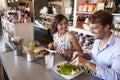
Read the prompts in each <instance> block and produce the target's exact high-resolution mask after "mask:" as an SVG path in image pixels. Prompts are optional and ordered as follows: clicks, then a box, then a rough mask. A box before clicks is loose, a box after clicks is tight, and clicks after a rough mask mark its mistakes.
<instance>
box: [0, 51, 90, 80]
mask: <svg viewBox="0 0 120 80" xmlns="http://www.w3.org/2000/svg"><path fill="white" fill-rule="evenodd" d="M0 59H1V64H2V66H3V67H4V69H5V72H6V74H7V76H8V78H9V80H65V78H63V77H62V76H60V75H58V74H56V73H55V72H54V71H53V70H48V69H46V67H45V61H44V57H39V58H37V59H35V60H34V61H32V62H29V61H27V59H26V56H25V55H22V56H15V55H14V53H13V52H8V53H3V54H1V55H0ZM54 60H55V61H54V64H56V63H58V62H63V61H65V60H64V59H63V58H62V57H60V56H57V55H56V56H55V57H54ZM72 80H91V77H90V76H89V74H87V73H82V74H80V75H79V76H77V77H75V78H73V79H72Z"/></svg>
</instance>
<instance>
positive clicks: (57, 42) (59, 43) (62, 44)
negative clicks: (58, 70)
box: [54, 31, 74, 50]
mask: <svg viewBox="0 0 120 80" xmlns="http://www.w3.org/2000/svg"><path fill="white" fill-rule="evenodd" d="M54 46H55V50H60V49H62V48H65V49H68V50H74V49H73V45H72V43H71V42H70V40H69V31H67V32H66V33H65V34H64V36H62V37H59V34H58V32H57V33H55V34H54Z"/></svg>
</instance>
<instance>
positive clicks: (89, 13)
mask: <svg viewBox="0 0 120 80" xmlns="http://www.w3.org/2000/svg"><path fill="white" fill-rule="evenodd" d="M76 13H77V14H88V15H89V14H93V12H76Z"/></svg>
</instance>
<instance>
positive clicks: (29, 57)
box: [27, 54, 35, 61]
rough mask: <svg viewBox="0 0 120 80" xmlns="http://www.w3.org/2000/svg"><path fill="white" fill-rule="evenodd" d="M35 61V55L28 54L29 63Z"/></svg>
mask: <svg viewBox="0 0 120 80" xmlns="http://www.w3.org/2000/svg"><path fill="white" fill-rule="evenodd" d="M34 59H35V54H27V61H33V60H34Z"/></svg>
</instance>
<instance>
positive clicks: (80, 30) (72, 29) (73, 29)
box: [69, 27, 93, 36]
mask: <svg viewBox="0 0 120 80" xmlns="http://www.w3.org/2000/svg"><path fill="white" fill-rule="evenodd" d="M69 30H70V31H76V32H80V33H84V34H87V35H91V36H93V34H92V33H91V32H90V31H87V30H84V29H80V28H75V27H69Z"/></svg>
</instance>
